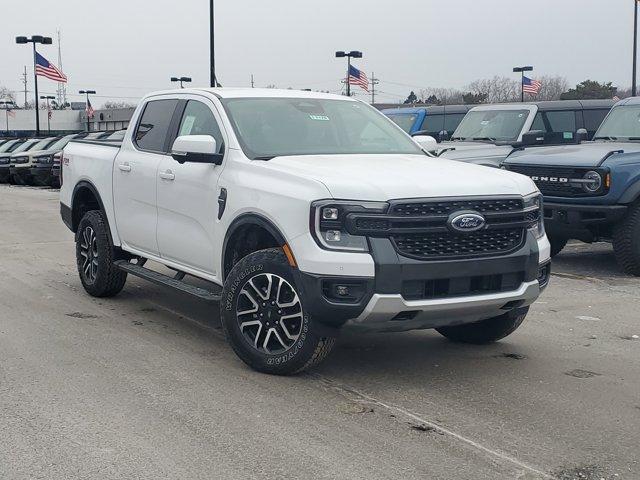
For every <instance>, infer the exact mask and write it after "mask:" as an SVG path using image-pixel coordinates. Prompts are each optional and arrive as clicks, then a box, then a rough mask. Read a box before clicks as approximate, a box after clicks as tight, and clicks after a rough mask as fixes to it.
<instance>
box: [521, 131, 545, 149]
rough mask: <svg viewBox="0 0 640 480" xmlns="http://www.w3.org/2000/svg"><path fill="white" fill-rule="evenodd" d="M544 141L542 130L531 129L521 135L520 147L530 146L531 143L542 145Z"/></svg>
mask: <svg viewBox="0 0 640 480" xmlns="http://www.w3.org/2000/svg"><path fill="white" fill-rule="evenodd" d="M543 143H544V132H543V131H542V130H531V131H529V132H526V133H524V134H523V135H522V142H520V145H521V146H522V147H530V146H532V145H542V144H543Z"/></svg>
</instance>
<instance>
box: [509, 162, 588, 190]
mask: <svg viewBox="0 0 640 480" xmlns="http://www.w3.org/2000/svg"><path fill="white" fill-rule="evenodd" d="M506 168H507V170H510V171H512V172H516V173H520V174H522V175H526V176H528V177H532V180H533V181H534V183H535V184H536V185H537V186H538V188H539V189H540V192H542V194H543V195H548V196H550V197H587V196H592V195H590V194H588V193H586V192H585V191H584V190H583V189H582V186H581V185H580V184H578V183H571V182H570V181H564V180H565V179H566V180H571V179H582V178H583V177H584V174H585V173H587V172H588V171H589V170H592V169H591V168H573V167H568V168H565V167H538V166H529V165H507V166H506Z"/></svg>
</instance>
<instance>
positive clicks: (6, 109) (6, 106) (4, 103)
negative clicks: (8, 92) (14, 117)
mask: <svg viewBox="0 0 640 480" xmlns="http://www.w3.org/2000/svg"><path fill="white" fill-rule="evenodd" d="M0 105H2V108H3V110H4V114H5V119H6V127H7V135H9V110H11V107H15V105H16V104H15V103H13V100H9V101H8V102H7V101H6V100H2V101H0Z"/></svg>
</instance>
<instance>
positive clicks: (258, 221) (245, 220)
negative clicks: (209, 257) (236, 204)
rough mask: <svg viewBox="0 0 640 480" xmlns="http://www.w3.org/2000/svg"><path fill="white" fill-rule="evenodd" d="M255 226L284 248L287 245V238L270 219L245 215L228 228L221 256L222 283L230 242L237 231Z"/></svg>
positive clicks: (253, 214)
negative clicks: (248, 226)
mask: <svg viewBox="0 0 640 480" xmlns="http://www.w3.org/2000/svg"><path fill="white" fill-rule="evenodd" d="M247 225H254V226H258V227H260V228H263V229H264V230H266V231H267V232H268V233H269V234H270V235H271V236H272V237H273V238H275V239H276V241H277V242H278V243H279V244H280V245H281V246H282V245H284V244H286V243H287V240H286V238H285V236H284V235H283V234H282V233H281V232H280V230H279V229H278V227H276V226H275V225H274V224H273V223H272V222H271V221H270V220H269V219H268V218H266V217H264V216H262V215H260V214H258V213H244V214H242V215H240V216H238V217H237V218H235V219H234V220H233V222H231V225H229V228H227V233H226V234H225V236H224V242H222V255H221V257H222V258H221V266H222V272H221V273H222V275H221V277H222V281H223V282H224V270H225V265H226V258H225V256H226V252H227V246H228V243H229V240H230V239H231V237H232V236H233V235H234V234H235V233H236V231H237V230H238V229H239V228H241V227H244V226H247Z"/></svg>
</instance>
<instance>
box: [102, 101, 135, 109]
mask: <svg viewBox="0 0 640 480" xmlns="http://www.w3.org/2000/svg"><path fill="white" fill-rule="evenodd" d="M133 107H135V105H134V104H133V103H131V102H114V101H113V100H109V101H106V102H104V105H102V108H104V109H114V108H133Z"/></svg>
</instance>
